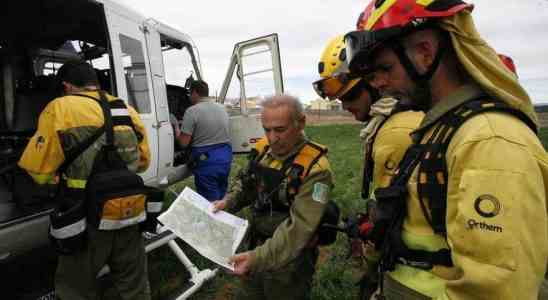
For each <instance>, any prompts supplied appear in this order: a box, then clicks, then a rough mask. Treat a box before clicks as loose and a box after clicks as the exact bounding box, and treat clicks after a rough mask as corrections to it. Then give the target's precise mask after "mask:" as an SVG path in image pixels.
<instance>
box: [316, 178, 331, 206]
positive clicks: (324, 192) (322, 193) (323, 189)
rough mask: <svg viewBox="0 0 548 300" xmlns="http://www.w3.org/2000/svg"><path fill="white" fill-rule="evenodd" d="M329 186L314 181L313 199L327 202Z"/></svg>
mask: <svg viewBox="0 0 548 300" xmlns="http://www.w3.org/2000/svg"><path fill="white" fill-rule="evenodd" d="M328 191H329V186H328V185H327V184H325V183H321V182H316V183H314V189H313V192H312V200H314V201H316V202H320V203H324V204H325V203H327V196H328Z"/></svg>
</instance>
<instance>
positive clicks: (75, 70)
mask: <svg viewBox="0 0 548 300" xmlns="http://www.w3.org/2000/svg"><path fill="white" fill-rule="evenodd" d="M57 78H58V79H59V81H60V82H63V81H66V82H68V83H71V84H74V85H75V86H78V87H84V86H88V85H97V86H98V85H99V81H98V80H97V74H96V73H95V69H93V67H92V66H91V65H90V64H88V63H87V62H85V61H83V60H69V61H67V62H65V63H64V64H63V66H61V68H59V71H57Z"/></svg>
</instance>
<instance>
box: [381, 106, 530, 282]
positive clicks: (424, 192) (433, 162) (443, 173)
mask: <svg viewBox="0 0 548 300" xmlns="http://www.w3.org/2000/svg"><path fill="white" fill-rule="evenodd" d="M492 111H493V112H503V113H508V114H511V115H513V116H516V117H517V118H519V119H520V120H522V121H523V122H524V123H526V124H527V125H528V126H529V127H530V128H531V129H532V130H533V131H535V132H536V130H535V128H536V127H535V126H534V123H533V122H532V121H531V120H530V119H529V118H528V117H527V116H526V115H525V114H524V113H523V112H521V111H518V110H516V109H514V108H512V107H510V106H509V105H508V104H505V103H503V102H500V101H493V100H490V99H488V98H487V97H486V96H482V97H480V98H477V99H472V100H470V101H468V102H466V103H464V104H462V105H460V106H458V107H456V108H455V109H453V110H451V111H449V112H448V113H446V114H445V115H444V116H442V117H441V119H440V120H439V121H438V122H437V123H435V125H434V127H433V130H432V135H431V136H430V137H429V138H428V139H427V140H425V141H422V142H419V143H416V144H414V145H412V146H411V147H410V148H409V149H408V150H407V152H406V154H405V156H404V158H403V159H402V161H401V162H400V165H399V167H398V171H397V174H396V176H395V177H394V178H393V180H392V183H391V185H390V186H389V187H387V188H379V189H377V190H376V191H375V195H376V196H377V199H378V203H379V205H378V209H380V211H379V213H378V215H379V216H381V217H382V216H387V218H385V219H381V221H382V222H384V226H385V227H384V229H383V228H374V232H375V231H377V232H384V233H385V236H386V238H383V239H381V240H380V241H381V243H382V246H381V247H382V258H381V271H382V272H384V271H388V270H393V269H394V268H395V265H396V264H398V263H399V264H405V265H409V266H413V267H416V268H421V269H427V270H428V269H431V268H432V267H433V266H434V265H444V266H452V265H453V262H452V259H451V250H450V249H440V250H438V251H424V250H413V249H409V248H408V247H407V245H405V243H404V242H403V240H402V227H403V221H404V219H405V216H406V214H407V202H406V201H407V200H406V198H407V188H406V184H407V182H408V180H409V177H410V176H411V174H412V172H413V170H414V169H415V168H416V166H417V165H418V168H419V169H418V172H419V173H418V181H417V187H418V194H419V203H420V205H421V209H422V211H423V214H424V216H425V218H426V220H427V221H428V223H429V224H430V226H431V227H432V229H433V230H434V232H435V233H436V234H439V235H442V236H446V233H447V230H446V219H445V216H446V209H447V182H448V174H447V163H446V159H445V155H446V152H447V148H448V147H449V144H450V142H451V139H452V138H453V136H454V135H455V133H456V132H457V131H458V129H459V128H460V127H461V126H462V124H464V122H466V120H468V119H470V118H472V117H473V116H476V115H478V114H481V113H485V112H492ZM430 129H432V127H431V126H430V127H427V128H423V129H421V130H420V131H419V132H417V135H418V137H419V138H420V139H419V141H421V140H423V137H424V134H425V133H426V132H427V131H429V130H430ZM426 201H428V208H427V207H426V204H425V203H426ZM383 202H384V203H383ZM383 208H384V209H383ZM375 226H377V225H375Z"/></svg>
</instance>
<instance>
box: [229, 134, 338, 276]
mask: <svg viewBox="0 0 548 300" xmlns="http://www.w3.org/2000/svg"><path fill="white" fill-rule="evenodd" d="M305 144H306V140H305V139H303V140H302V141H301V142H300V143H297V145H296V146H295V148H294V149H293V150H292V151H290V152H289V153H288V154H287V155H285V156H283V157H278V156H276V155H274V154H273V153H271V152H270V151H267V153H266V155H264V157H263V158H262V160H261V161H260V164H261V165H263V166H268V167H270V168H273V169H281V167H282V165H283V162H284V161H285V160H286V159H287V158H288V157H291V156H292V155H294V154H296V153H298V152H299V151H300V150H301V149H302V148H303V147H304V145H305ZM332 187H333V179H332V174H331V167H330V165H329V161H328V160H327V157H326V156H325V155H324V156H322V157H321V158H320V159H319V160H318V161H317V162H316V163H315V164H314V165H313V166H312V167H311V170H310V173H309V175H308V176H306V177H305V178H304V180H303V183H302V184H301V186H300V188H299V192H298V193H297V194H296V195H295V199H294V200H293V202H292V204H291V207H290V209H289V214H287V213H281V212H273V213H272V214H266V215H261V216H257V217H256V218H254V220H253V221H252V223H254V224H252V225H251V228H252V230H260V231H261V233H263V234H265V233H266V231H268V230H269V229H270V231H271V232H273V234H272V237H271V238H270V239H267V240H266V241H265V243H264V244H262V245H261V246H258V247H257V248H255V249H254V250H252V257H253V259H252V260H251V261H252V263H251V271H252V272H262V271H270V270H275V269H277V268H280V267H283V266H284V265H286V264H287V263H289V262H291V261H292V260H293V259H295V258H296V257H297V256H298V255H299V254H300V253H301V251H302V250H303V249H304V248H305V246H306V245H307V243H308V242H309V241H310V239H311V238H312V237H313V236H314V234H315V232H316V229H317V227H318V225H319V223H320V220H321V218H322V216H323V212H324V209H325V205H326V203H327V200H328V194H329V192H330V191H331V189H332ZM242 188H243V187H242V185H241V182H239V183H236V187H235V188H234V189H233V192H232V193H231V194H230V197H229V198H228V201H227V202H228V203H227V210H229V211H232V212H234V211H238V210H240V209H241V208H243V207H244V206H247V205H250V204H252V203H246V201H245V198H246V197H244V195H245V193H246V192H247V191H244V190H243V189H242ZM269 226H270V227H271V228H265V227H269ZM253 228H257V229H253Z"/></svg>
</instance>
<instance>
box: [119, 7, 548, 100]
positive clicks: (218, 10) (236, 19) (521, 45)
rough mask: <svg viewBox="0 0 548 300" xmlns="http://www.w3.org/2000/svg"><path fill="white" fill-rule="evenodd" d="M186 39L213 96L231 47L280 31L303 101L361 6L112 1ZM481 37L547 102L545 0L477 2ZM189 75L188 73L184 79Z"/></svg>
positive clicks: (291, 87) (292, 82)
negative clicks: (327, 50) (330, 47)
mask: <svg viewBox="0 0 548 300" xmlns="http://www.w3.org/2000/svg"><path fill="white" fill-rule="evenodd" d="M115 1H119V2H122V3H124V4H126V5H128V6H130V7H131V8H133V9H135V10H137V11H138V12H140V13H141V14H143V15H145V16H146V17H153V18H155V19H157V20H158V21H161V22H163V23H166V24H168V25H171V26H173V27H175V28H177V29H179V30H181V31H183V32H184V33H186V34H188V35H190V36H191V37H192V39H193V40H194V42H195V44H196V46H197V47H198V49H199V54H200V58H201V63H202V69H203V72H204V77H205V79H206V80H207V81H208V83H209V84H210V90H211V91H212V93H215V91H218V90H220V89H221V85H222V81H223V79H224V77H225V73H226V70H227V68H228V64H229V59H230V55H231V53H232V50H233V47H234V44H235V43H236V42H238V41H242V40H248V39H250V38H253V37H258V36H263V35H267V34H270V33H278V36H279V43H280V52H281V59H282V70H283V77H284V84H285V91H286V92H289V93H291V94H293V95H296V96H298V97H300V98H301V100H303V101H305V102H308V101H309V100H311V99H315V98H317V96H316V94H315V92H314V90H313V89H312V86H311V83H312V82H313V81H315V80H316V79H318V73H317V64H318V60H319V57H320V55H321V52H322V51H323V48H324V46H325V45H326V43H327V41H328V40H329V39H330V38H332V37H334V36H336V35H337V34H340V33H345V32H348V31H351V30H354V29H355V24H356V19H357V17H358V15H359V14H360V12H361V11H363V9H364V8H365V6H366V5H367V3H368V2H369V1H362V0H359V1H358V0H291V1H290V0H275V1H257V0H233V1H210V0H209V1H208V0H202V1H181V0H154V1H151V0H115ZM470 2H473V3H474V4H475V5H476V7H475V9H474V12H473V16H474V19H475V22H476V25H477V27H478V29H479V31H480V33H481V34H482V36H483V38H484V39H486V40H487V41H488V43H489V44H491V46H493V47H494V48H495V49H497V51H498V52H500V53H504V54H507V55H509V56H511V57H512V58H513V59H514V61H515V63H516V65H517V70H518V74H519V76H520V81H521V82H522V83H523V85H524V86H525V88H526V89H527V91H528V92H529V94H530V95H531V97H532V98H533V101H534V102H537V103H538V102H546V103H548V85H547V83H548V75H547V74H546V72H547V71H548V59H547V58H546V56H547V55H548V34H547V33H545V31H546V28H547V27H548V0H475V1H470ZM185 76H187V75H185Z"/></svg>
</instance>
